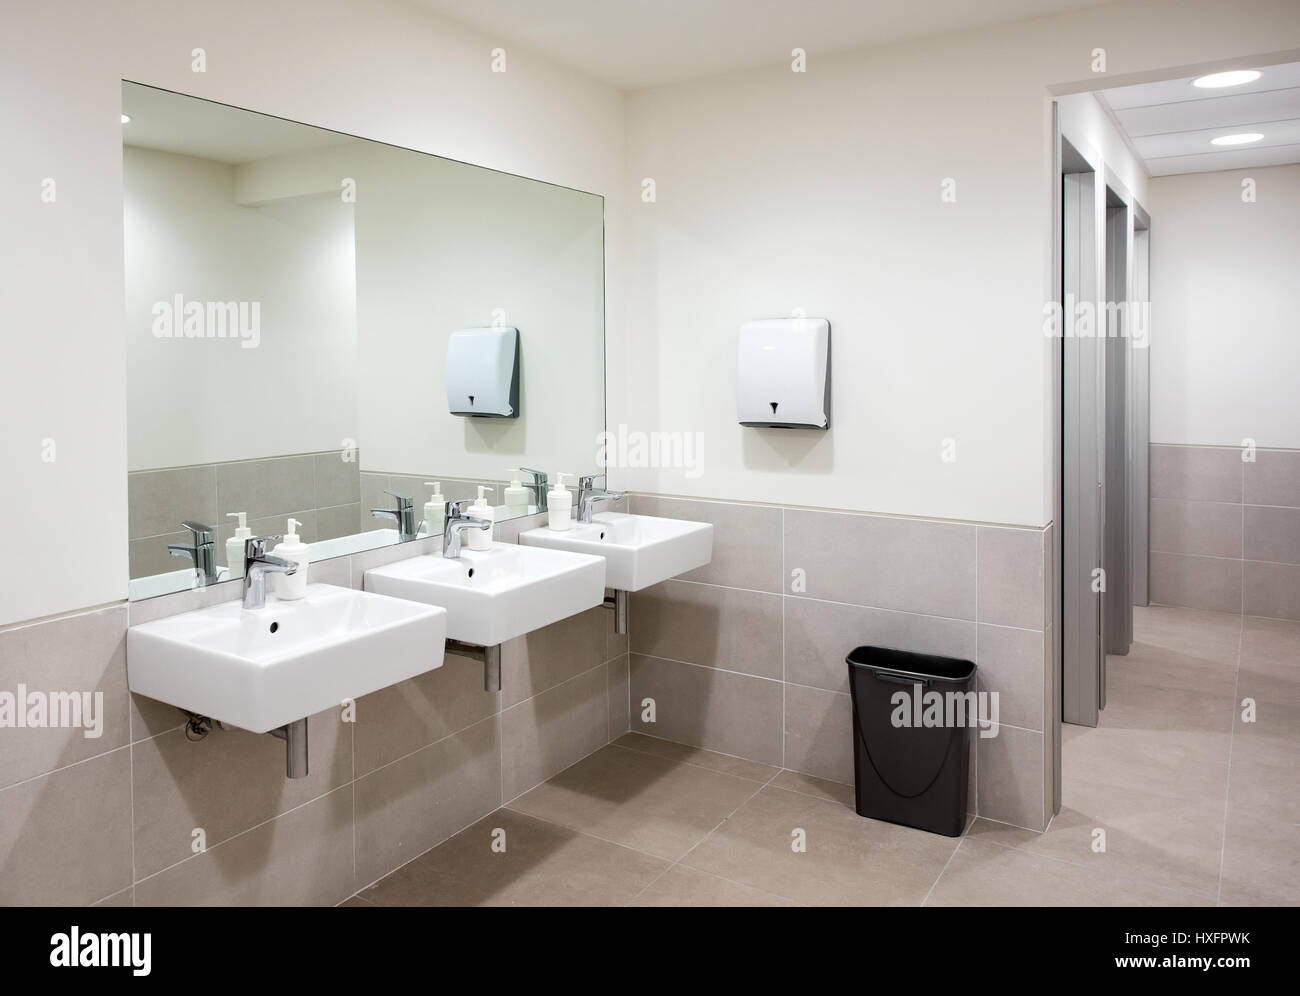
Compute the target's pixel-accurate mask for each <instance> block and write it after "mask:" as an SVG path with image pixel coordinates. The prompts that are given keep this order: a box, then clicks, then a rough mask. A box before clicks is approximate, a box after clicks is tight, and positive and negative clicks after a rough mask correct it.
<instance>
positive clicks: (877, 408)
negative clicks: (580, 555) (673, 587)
mask: <svg viewBox="0 0 1300 996" xmlns="http://www.w3.org/2000/svg"><path fill="white" fill-rule="evenodd" d="M1297 44H1300V7H1297V6H1296V5H1294V4H1290V5H1284V4H1280V3H1260V4H1247V5H1244V6H1243V5H1233V6H1232V7H1231V8H1230V7H1228V6H1227V5H1223V4H1213V3H1200V2H1196V3H1182V4H1172V3H1151V4H1131V5H1130V4H1125V5H1111V6H1106V7H1101V8H1094V9H1091V10H1086V11H1081V12H1077V13H1072V14H1066V15H1061V16H1058V17H1051V18H1043V19H1039V20H1031V21H1023V22H1019V23H1016V24H1010V25H1004V26H1001V27H997V28H991V29H986V30H980V31H972V32H966V33H962V34H952V35H945V36H942V37H938V38H932V39H927V40H923V41H918V42H914V43H908V44H903V45H896V46H890V47H887V48H879V49H873V50H869V51H865V52H859V53H853V54H847V55H837V56H826V57H819V56H818V54H817V53H816V52H811V53H809V59H808V71H807V73H804V74H799V73H793V72H791V71H790V69H789V67H788V66H782V67H776V68H772V69H764V70H756V71H752V72H745V73H737V74H732V75H726V76H720V77H714V78H709V79H704V80H700V81H696V82H691V83H684V84H679V85H672V86H665V87H660V88H656V89H651V90H645V91H640V92H636V93H633V94H631V95H629V98H628V123H627V128H628V178H627V184H626V186H627V188H628V190H629V192H632V191H636V190H637V189H638V186H637V185H638V184H639V183H640V181H641V180H642V178H645V177H651V178H653V179H654V180H655V181H656V184H657V200H656V202H655V203H652V204H642V203H639V202H637V203H634V204H633V206H632V209H631V214H630V217H631V229H630V232H631V239H630V248H629V250H628V254H627V258H626V264H627V280H626V285H625V288H626V300H625V310H624V322H623V332H624V336H623V341H622V344H621V345H622V348H623V349H624V350H625V351H626V354H627V355H626V358H625V362H624V364H623V369H624V371H625V375H626V377H627V379H626V381H625V382H624V384H623V385H622V390H621V391H620V390H611V419H610V420H611V423H612V424H613V425H617V424H618V423H619V422H626V423H628V424H629V427H630V428H631V429H643V430H651V429H660V430H672V429H683V430H700V431H703V432H704V433H705V443H704V450H705V464H704V473H703V476H701V477H698V478H691V477H688V476H687V471H686V470H684V469H663V470H653V469H650V470H628V471H624V472H621V473H618V474H615V475H614V479H615V480H616V481H617V482H618V483H619V485H620V486H627V487H632V488H636V489H645V490H653V491H661V492H667V493H674V494H684V495H698V496H703V497H712V498H739V499H756V500H762V501H771V502H781V503H792V504H807V505H819V506H829V507H834V508H848V509H868V510H875V511H883V512H891V513H900V514H912V515H934V516H945V517H953V518H961V519H974V520H981V521H992V522H1001V523H1016V524H1028V525H1041V524H1044V523H1045V522H1047V521H1048V519H1049V518H1050V515H1051V511H1050V505H1051V492H1050V488H1049V486H1048V485H1049V482H1050V480H1051V478H1050V468H1051V458H1052V453H1053V445H1054V441H1053V440H1052V439H1050V433H1049V428H1048V427H1049V426H1050V424H1051V421H1050V415H1051V392H1050V389H1049V380H1048V376H1047V371H1048V369H1049V367H1048V348H1049V344H1048V342H1047V340H1046V339H1045V338H1044V336H1043V334H1042V331H1041V328H1042V309H1043V303H1044V302H1045V301H1046V300H1048V299H1049V297H1050V294H1051V272H1050V270H1051V258H1052V256H1051V241H1050V240H1051V216H1050V215H1051V212H1050V205H1051V187H1050V184H1051V182H1052V181H1051V147H1050V139H1049V135H1050V104H1049V100H1048V88H1049V87H1052V86H1055V85H1058V84H1064V83H1068V82H1070V81H1088V80H1089V77H1092V78H1093V79H1096V77H1093V76H1092V73H1091V59H1092V50H1093V49H1094V48H1095V47H1104V48H1105V49H1106V50H1107V55H1108V65H1107V69H1108V73H1107V77H1108V78H1111V79H1113V78H1115V77H1116V76H1119V75H1125V74H1134V73H1142V72H1149V71H1153V70H1157V69H1160V68H1162V67H1172V66H1185V65H1188V64H1194V63H1202V62H1210V61H1212V60H1222V59H1225V58H1229V57H1231V56H1233V55H1239V54H1244V53H1252V54H1253V53H1260V52H1268V51H1275V50H1278V49H1282V48H1286V47H1287V46H1296V45H1297ZM945 178H952V179H954V180H955V181H956V185H957V201H956V203H953V204H945V203H942V202H941V200H940V189H941V183H942V182H943V180H944V179H945ZM796 307H800V308H804V309H806V311H807V313H808V314H809V315H815V316H825V317H827V318H829V319H830V320H831V323H832V328H833V331H832V341H833V350H832V352H833V367H834V388H833V391H834V400H833V408H834V411H833V414H832V428H831V430H830V431H829V432H827V433H821V434H817V433H811V432H798V431H795V430H780V431H778V430H760V429H746V428H742V427H741V426H739V425H737V424H736V415H735V409H734V393H733V379H734V373H733V368H734V363H735V341H736V330H737V328H738V326H739V325H740V324H741V323H742V322H743V321H745V320H746V319H749V318H755V317H763V316H772V315H781V314H789V313H790V311H791V309H793V308H796ZM945 439H953V440H955V442H956V453H957V460H956V462H954V463H945V462H943V460H942V459H941V453H942V446H943V442H944V440H945Z"/></svg>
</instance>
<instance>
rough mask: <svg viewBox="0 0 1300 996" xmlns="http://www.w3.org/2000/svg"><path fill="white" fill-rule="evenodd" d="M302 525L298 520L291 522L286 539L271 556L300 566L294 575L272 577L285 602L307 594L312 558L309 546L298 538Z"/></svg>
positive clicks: (277, 592)
mask: <svg viewBox="0 0 1300 996" xmlns="http://www.w3.org/2000/svg"><path fill="white" fill-rule="evenodd" d="M300 525H302V523H301V522H299V521H298V520H297V519H290V520H289V531H288V532H287V533H285V534H284V539H283V540H281V541H280V542H279V543H277V544H276V545H275V549H274V550H272V551H271V554H272V555H273V556H276V557H280V558H281V559H283V560H292V561H294V562H295V563H296V564H297V565H298V569H297V570H296V571H294V572H293V573H292V574H272V575H270V577H273V578H275V593H276V594H277V595H279V596H280V598H282V599H283V600H285V601H286V602H287V601H292V600H293V599H295V598H302V597H303V596H304V595H306V594H307V565H308V563H309V562H310V559H311V558H310V556H309V555H308V552H307V544H306V543H304V542H303V541H302V540H300V539H299V538H298V527H299V526H300Z"/></svg>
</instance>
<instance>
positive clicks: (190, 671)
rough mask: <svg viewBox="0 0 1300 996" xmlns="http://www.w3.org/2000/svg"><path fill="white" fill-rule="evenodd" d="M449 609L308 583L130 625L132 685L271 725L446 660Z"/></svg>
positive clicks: (251, 725)
mask: <svg viewBox="0 0 1300 996" xmlns="http://www.w3.org/2000/svg"><path fill="white" fill-rule="evenodd" d="M446 629H447V613H446V611H445V610H443V609H440V608H437V607H436V606H432V605H421V604H418V603H415V602H404V601H401V600H400V599H396V598H386V597H384V596H383V595H376V594H374V593H373V592H366V591H354V590H352V589H351V588H339V587H336V586H334V585H328V584H309V585H308V586H307V594H306V596H305V597H304V598H301V599H298V600H296V601H282V600H281V599H279V598H277V597H275V596H274V595H272V596H269V597H268V598H267V600H266V606H265V607H264V608H261V609H245V608H244V607H243V605H242V604H241V603H240V602H238V601H230V602H222V603H221V604H220V605H214V606H211V607H209V608H206V609H197V610H195V611H193V612H183V613H181V614H179V615H175V616H169V617H168V618H166V619H159V620H156V621H154V622H148V623H141V624H140V625H138V626H132V627H131V628H130V629H129V630H127V634H126V653H127V659H126V672H127V685H128V686H129V687H130V689H131V691H133V692H138V693H139V694H141V695H147V696H149V698H151V699H158V700H159V701H160V702H166V703H168V704H169V705H174V706H176V707H178V708H180V709H183V710H185V711H187V712H191V713H197V714H198V715H200V716H206V717H210V718H212V719H215V720H220V721H222V722H225V723H229V724H230V725H232V726H237V727H239V728H241V729H244V730H250V731H252V732H253V733H267V732H269V731H271V730H274V729H276V728H278V727H281V726H286V725H288V724H290V723H294V722H296V721H298V720H300V719H303V718H304V717H306V716H310V715H312V714H313V713H317V712H320V711H322V710H324V709H328V708H330V707H331V706H338V705H340V704H341V703H342V702H343V700H344V699H355V698H357V697H358V696H361V695H366V694H368V693H369V692H374V691H377V690H379V689H381V688H385V687H387V686H388V685H394V684H396V683H397V682H399V681H405V680H406V679H407V678H412V677H414V676H415V675H417V674H423V673H424V672H425V671H432V670H433V669H434V668H437V667H441V666H442V654H443V644H444V640H445V638H446Z"/></svg>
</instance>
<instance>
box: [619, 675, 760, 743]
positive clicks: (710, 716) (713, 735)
mask: <svg viewBox="0 0 1300 996" xmlns="http://www.w3.org/2000/svg"><path fill="white" fill-rule="evenodd" d="M631 682H632V684H631V689H632V729H633V730H636V731H640V732H643V733H648V734H650V735H651V736H657V737H662V738H663V739H665V740H675V741H677V742H678V743H684V744H691V745H693V746H696V747H704V748H706V749H708V750H716V751H720V752H721V753H723V754H735V755H736V756H738V757H745V758H749V759H751V760H754V761H762V762H763V763H764V764H780V763H781V757H782V752H781V697H782V692H781V690H782V686H781V682H779V681H769V680H767V679H765V678H755V677H751V676H749V675H744V674H734V673H732V672H730V671H719V670H717V669H715V668H709V667H697V666H696V665H693V664H682V663H678V662H676V661H667V660H663V659H661V658H658V657H643V656H641V655H639V654H632V655H631ZM647 698H652V699H654V701H655V720H656V721H655V722H654V723H644V722H642V720H641V713H642V708H643V707H642V702H643V700H645V699H647Z"/></svg>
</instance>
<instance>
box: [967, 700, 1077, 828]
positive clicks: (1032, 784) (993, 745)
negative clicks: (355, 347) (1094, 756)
mask: <svg viewBox="0 0 1300 996" xmlns="http://www.w3.org/2000/svg"><path fill="white" fill-rule="evenodd" d="M976 742H977V743H978V745H979V814H980V816H983V817H986V818H987V819H990V820H997V821H998V822H1000V823H1011V824H1014V825H1015V826H1018V827H1026V828H1028V829H1030V830H1042V829H1043V828H1044V827H1045V826H1047V813H1046V811H1047V809H1049V808H1050V800H1044V798H1043V785H1044V779H1043V735H1042V734H1041V733H1036V732H1033V731H1031V730H1019V729H1016V728H1015V727H1013V726H1002V727H1001V728H1000V729H999V730H998V735H997V736H995V737H987V738H985V737H980V738H977V740H976ZM1067 784H1068V783H1067Z"/></svg>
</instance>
